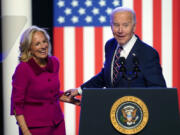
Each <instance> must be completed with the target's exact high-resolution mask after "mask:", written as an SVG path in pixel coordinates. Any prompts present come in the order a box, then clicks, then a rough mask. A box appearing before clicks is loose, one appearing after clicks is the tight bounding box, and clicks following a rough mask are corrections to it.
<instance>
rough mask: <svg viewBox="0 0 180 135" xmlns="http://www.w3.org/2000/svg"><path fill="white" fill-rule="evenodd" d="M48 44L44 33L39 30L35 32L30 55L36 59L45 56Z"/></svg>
mask: <svg viewBox="0 0 180 135" xmlns="http://www.w3.org/2000/svg"><path fill="white" fill-rule="evenodd" d="M48 46H49V44H48V39H46V37H45V36H44V34H43V33H42V32H40V31H37V32H35V33H34V35H33V37H32V43H31V49H30V52H31V54H32V57H33V58H34V59H35V60H37V61H39V60H42V59H45V58H47V56H48Z"/></svg>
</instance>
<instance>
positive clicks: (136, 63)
mask: <svg viewBox="0 0 180 135" xmlns="http://www.w3.org/2000/svg"><path fill="white" fill-rule="evenodd" d="M133 56H134V57H133V64H134V69H133V72H134V73H137V72H140V71H141V70H140V68H139V59H138V58H137V56H136V54H135V53H133Z"/></svg>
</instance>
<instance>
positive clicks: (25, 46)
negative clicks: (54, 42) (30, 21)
mask: <svg viewBox="0 0 180 135" xmlns="http://www.w3.org/2000/svg"><path fill="white" fill-rule="evenodd" d="M36 32H42V33H43V34H44V36H45V38H46V39H47V40H48V54H49V55H51V44H50V37H49V35H48V33H47V32H46V30H44V29H42V28H39V27H37V26H31V27H29V28H28V29H27V30H25V31H24V33H23V34H22V36H21V39H20V46H19V50H20V55H19V61H23V62H27V61H28V60H29V59H30V58H31V57H32V55H31V52H30V48H31V44H32V37H33V35H34V34H35V33H36Z"/></svg>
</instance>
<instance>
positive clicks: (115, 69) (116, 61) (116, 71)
mask: <svg viewBox="0 0 180 135" xmlns="http://www.w3.org/2000/svg"><path fill="white" fill-rule="evenodd" d="M122 49H123V48H122V47H121V46H120V47H118V49H117V51H116V55H115V57H114V64H113V84H115V83H116V81H117V79H118V74H119V68H120V63H119V60H120V53H121V50H122Z"/></svg>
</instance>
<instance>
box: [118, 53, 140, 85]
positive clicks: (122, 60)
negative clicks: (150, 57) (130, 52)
mask: <svg viewBox="0 0 180 135" xmlns="http://www.w3.org/2000/svg"><path fill="white" fill-rule="evenodd" d="M133 63H134V68H133V72H132V73H127V71H126V67H125V58H124V57H122V58H120V65H121V66H120V69H119V70H120V72H121V73H122V78H124V79H125V80H127V81H128V88H129V87H130V84H131V81H132V80H135V79H136V78H137V77H138V72H140V71H141V70H140V68H139V66H138V65H139V61H138V59H137V57H135V56H134V59H133Z"/></svg>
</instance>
